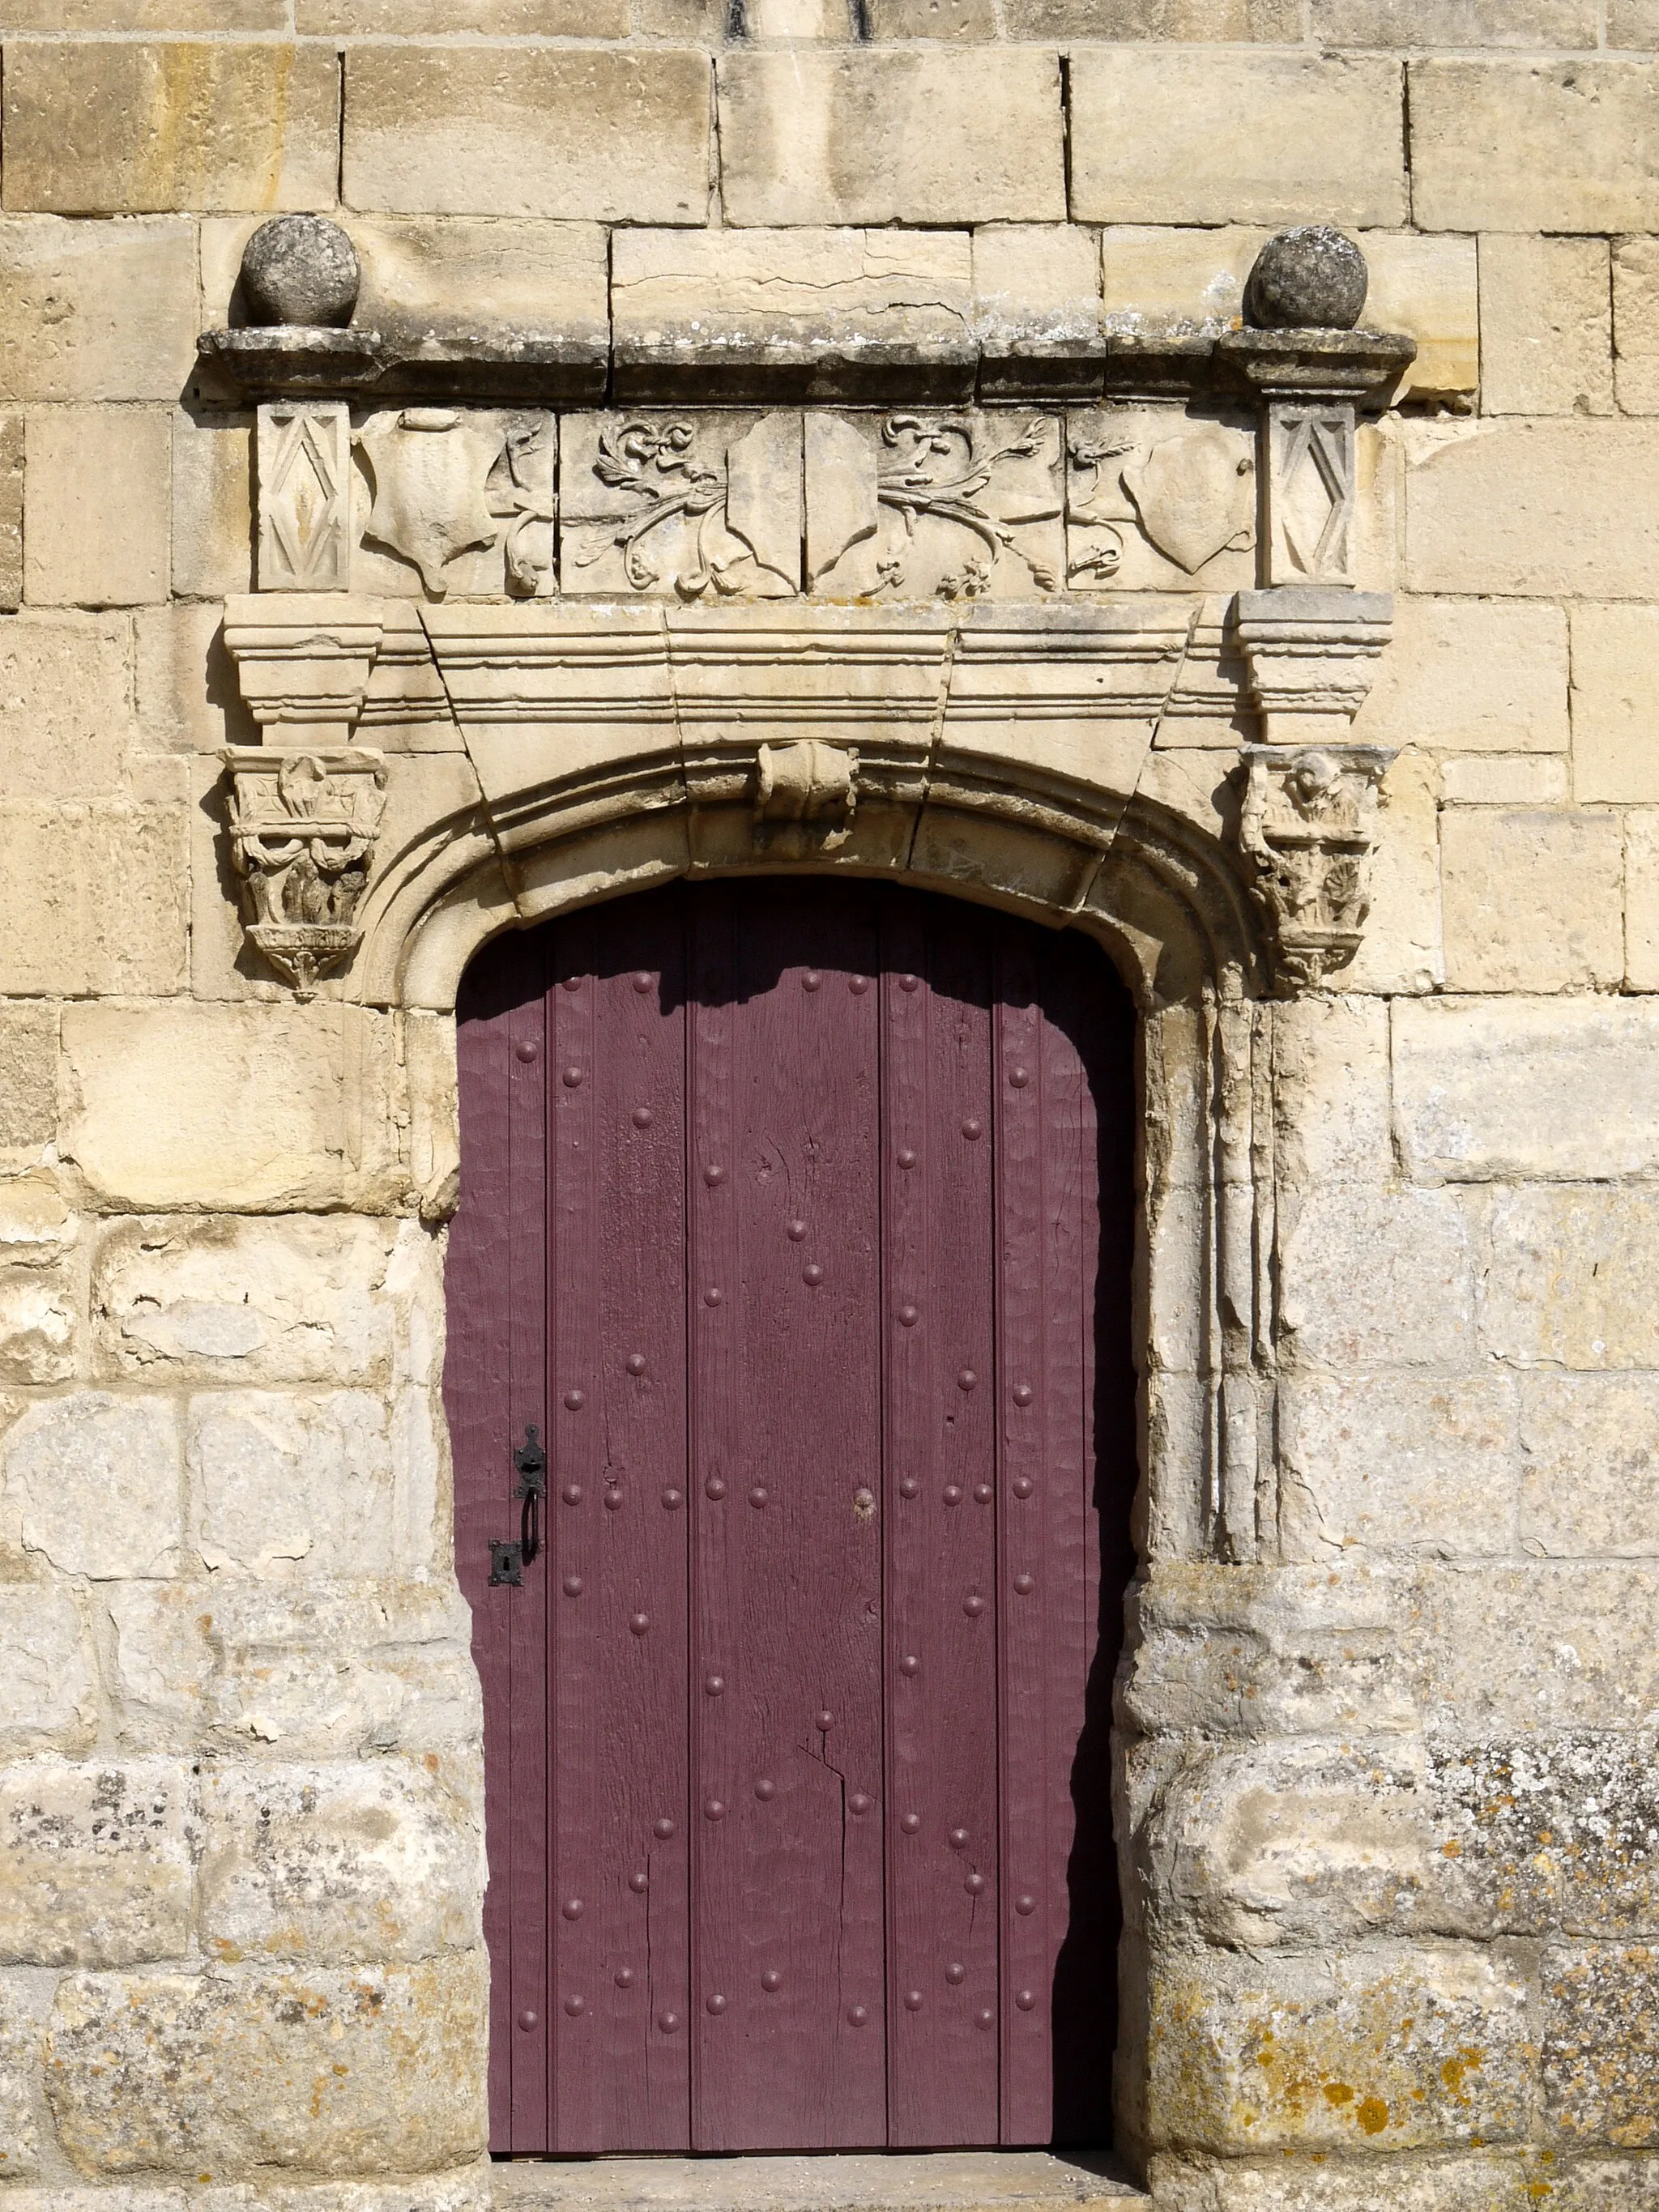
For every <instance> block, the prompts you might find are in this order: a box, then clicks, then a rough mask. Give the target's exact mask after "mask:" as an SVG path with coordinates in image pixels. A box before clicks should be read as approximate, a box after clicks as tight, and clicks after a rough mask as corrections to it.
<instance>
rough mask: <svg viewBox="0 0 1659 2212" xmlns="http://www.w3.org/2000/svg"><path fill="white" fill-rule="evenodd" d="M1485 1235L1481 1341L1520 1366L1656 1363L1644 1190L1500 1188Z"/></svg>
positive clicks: (1652, 1205) (1587, 1087)
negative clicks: (1488, 1238)
mask: <svg viewBox="0 0 1659 2212" xmlns="http://www.w3.org/2000/svg"><path fill="white" fill-rule="evenodd" d="M1632 1057H1634V1055H1632ZM1595 1079H1596V1076H1595V1066H1594V1063H1593V1062H1592V1063H1591V1064H1590V1066H1589V1069H1588V1070H1587V1072H1586V1073H1585V1074H1584V1076H1583V1078H1582V1079H1580V1081H1579V1083H1578V1084H1577V1086H1576V1088H1575V1091H1574V1096H1575V1097H1576V1098H1577V1099H1578V1100H1582V1099H1583V1097H1585V1096H1586V1095H1594V1085H1595ZM1488 1235H1489V1237H1490V1240H1491V1241H1490V1249H1489V1256H1488V1260H1487V1264H1486V1268H1485V1270H1484V1272H1483V1274H1482V1279H1481V1298H1480V1343H1481V1348H1482V1350H1483V1351H1485V1352H1487V1353H1488V1354H1490V1355H1491V1356H1492V1358H1497V1359H1504V1360H1507V1361H1509V1362H1510V1364H1512V1365H1516V1366H1521V1367H1538V1366H1549V1367H1565V1368H1572V1369H1606V1368H1659V1312H1656V1311H1655V1308H1654V1301H1653V1295H1652V1284H1653V1277H1654V1270H1655V1268H1656V1267H1659V1202H1656V1200H1655V1197H1654V1195H1653V1194H1651V1193H1650V1192H1649V1191H1647V1190H1644V1189H1642V1188H1625V1189H1622V1190H1621V1189H1618V1188H1611V1187H1607V1186H1605V1185H1603V1186H1601V1187H1595V1186H1585V1185H1581V1186H1579V1187H1577V1188H1572V1187H1567V1188H1558V1189H1554V1190H1551V1189H1547V1188H1546V1189H1536V1188H1534V1189H1525V1188H1522V1189H1519V1190H1506V1191H1499V1192H1498V1193H1496V1194H1494V1198H1493V1203H1492V1214H1491V1220H1490V1226H1489V1231H1488Z"/></svg>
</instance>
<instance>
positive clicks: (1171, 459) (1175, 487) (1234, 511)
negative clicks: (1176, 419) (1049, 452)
mask: <svg viewBox="0 0 1659 2212" xmlns="http://www.w3.org/2000/svg"><path fill="white" fill-rule="evenodd" d="M1123 489H1125V490H1126V491H1127V493H1128V495H1129V496H1130V498H1131V499H1133V501H1134V503H1135V509H1136V512H1137V513H1139V517H1140V526H1141V528H1142V529H1143V530H1144V531H1145V532H1146V535H1147V537H1148V538H1151V539H1152V544H1154V545H1156V546H1157V548H1158V551H1159V552H1160V553H1162V554H1164V556H1166V557H1167V558H1168V559H1170V560H1171V561H1173V562H1175V564H1176V567H1177V568H1184V569H1185V570H1186V572H1187V574H1188V575H1189V576H1190V575H1192V574H1194V572H1195V571H1196V570H1198V569H1200V568H1202V567H1203V566H1204V564H1205V562H1206V561H1213V560H1214V558H1215V556H1216V555H1217V554H1218V553H1227V552H1237V551H1242V550H1243V549H1244V548H1245V547H1246V546H1248V545H1252V544H1255V464H1254V462H1253V461H1252V460H1251V459H1250V456H1249V451H1248V449H1247V447H1246V446H1245V444H1244V441H1243V439H1242V438H1240V437H1239V436H1238V435H1237V434H1235V433H1233V432H1230V431H1227V430H1224V429H1223V428H1221V427H1220V425H1219V424H1218V423H1214V422H1212V423H1210V424H1208V425H1206V428H1203V429H1201V430H1188V431H1184V432H1183V433H1182V435H1181V436H1180V437H1178V438H1165V439H1164V441H1163V443H1162V444H1161V445H1157V446H1154V447H1152V452H1151V453H1149V454H1148V455H1147V457H1146V460H1145V461H1144V462H1143V463H1142V464H1140V465H1139V466H1138V467H1136V466H1131V467H1129V468H1127V469H1125V470H1124V471H1123Z"/></svg>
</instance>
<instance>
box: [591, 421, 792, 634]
mask: <svg viewBox="0 0 1659 2212" xmlns="http://www.w3.org/2000/svg"><path fill="white" fill-rule="evenodd" d="M563 445H564V458H563V464H562V471H561V477H560V507H561V521H562V557H561V562H560V568H561V580H562V584H563V586H564V589H565V590H566V591H567V592H624V593H627V594H629V595H630V596H632V595H636V594H640V593H645V594H651V595H655V594H661V595H663V596H665V597H669V598H674V599H686V600H695V599H732V598H736V597H738V596H742V597H744V598H747V599H781V598H787V597H789V596H790V595H791V594H793V592H797V591H799V588H800V540H801V505H800V501H801V490H800V476H801V460H800V446H801V422H800V417H799V416H798V415H793V414H778V415H763V416H758V417H756V416H741V415H725V414H713V415H710V414H696V415H684V416H677V415H659V416H643V415H638V416H629V415H614V416H603V415H576V416H566V418H565V421H564V425H563Z"/></svg>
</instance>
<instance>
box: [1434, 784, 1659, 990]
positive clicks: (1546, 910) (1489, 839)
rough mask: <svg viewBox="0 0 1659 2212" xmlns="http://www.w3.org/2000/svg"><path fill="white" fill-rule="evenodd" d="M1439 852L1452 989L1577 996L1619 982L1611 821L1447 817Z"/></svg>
mask: <svg viewBox="0 0 1659 2212" xmlns="http://www.w3.org/2000/svg"><path fill="white" fill-rule="evenodd" d="M1440 850H1441V859H1442V866H1443V883H1444V888H1443V893H1442V899H1443V914H1444V920H1445V930H1446V981H1447V982H1448V984H1449V986H1450V987H1451V988H1452V989H1453V990H1455V991H1573V990H1578V991H1582V990H1585V989H1594V988H1595V987H1597V986H1598V985H1603V986H1604V985H1607V984H1616V983H1617V982H1618V981H1620V978H1621V977H1622V975H1624V972H1625V946H1624V932H1623V929H1622V927H1621V923H1620V906H1621V896H1620V895H1621V892H1622V890H1623V878H1624V840H1623V836H1622V833H1621V830H1620V823H1619V822H1618V819H1617V817H1614V816H1613V815H1608V814H1583V813H1576V814H1568V813H1559V812H1531V811H1525V812H1516V813H1510V811H1508V810H1507V809H1499V808H1497V807H1482V808H1480V809H1478V810H1477V809H1470V810H1469V811H1467V812H1464V811H1453V812H1449V813H1448V814H1447V815H1446V816H1445V817H1444V819H1443V822H1442V823H1441V829H1440Z"/></svg>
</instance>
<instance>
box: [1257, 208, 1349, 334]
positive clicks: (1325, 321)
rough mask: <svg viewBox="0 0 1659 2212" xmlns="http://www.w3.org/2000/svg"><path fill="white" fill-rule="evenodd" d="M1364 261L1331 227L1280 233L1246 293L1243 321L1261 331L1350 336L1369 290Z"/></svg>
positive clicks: (1260, 258)
mask: <svg viewBox="0 0 1659 2212" xmlns="http://www.w3.org/2000/svg"><path fill="white" fill-rule="evenodd" d="M1368 289H1370V271H1369V270H1367V269H1366V266H1365V257H1364V254H1363V253H1362V252H1360V250H1359V248H1358V246H1356V245H1355V244H1354V242H1353V240H1352V239H1351V238H1347V237H1345V236H1344V235H1343V234H1342V232H1341V231H1340V230H1334V229H1333V228H1331V226H1330V225H1329V224H1328V223H1324V222H1303V223H1297V225H1296V226H1295V228H1293V229H1291V230H1280V231H1276V232H1275V233H1274V234H1273V237H1271V238H1270V239H1269V240H1267V244H1266V245H1265V246H1263V247H1262V249H1261V252H1260V253H1258V254H1257V255H1256V257H1255V268H1254V269H1252V270H1251V271H1250V276H1249V283H1247V284H1246V285H1245V287H1244V319H1245V321H1246V322H1247V323H1249V325H1251V327H1252V328H1253V329H1255V330H1258V331H1351V330H1352V328H1353V326H1354V325H1355V324H1356V323H1357V322H1358V320H1359V318H1360V315H1361V313H1363V312H1364V306H1365V294H1366V292H1367V290H1368Z"/></svg>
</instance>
